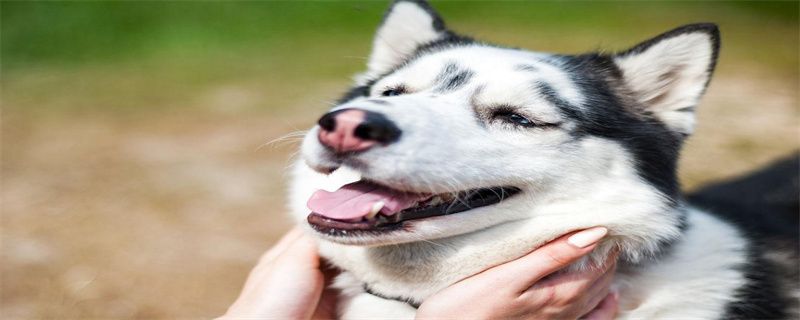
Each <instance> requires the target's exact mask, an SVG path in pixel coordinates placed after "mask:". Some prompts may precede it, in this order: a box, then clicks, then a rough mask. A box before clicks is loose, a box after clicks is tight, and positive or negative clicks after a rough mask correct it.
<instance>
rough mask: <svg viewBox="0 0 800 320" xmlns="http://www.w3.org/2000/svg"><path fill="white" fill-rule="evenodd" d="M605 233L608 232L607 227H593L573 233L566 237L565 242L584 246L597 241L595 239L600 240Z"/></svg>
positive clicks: (579, 246) (580, 246)
mask: <svg viewBox="0 0 800 320" xmlns="http://www.w3.org/2000/svg"><path fill="white" fill-rule="evenodd" d="M606 233H608V229H606V228H604V227H594V228H591V229H586V230H583V231H581V232H578V233H576V234H573V235H572V236H570V237H569V239H567V242H569V244H571V245H573V246H576V247H578V248H586V247H588V246H590V245H593V244H595V243H597V241H600V239H603V237H605V236H606Z"/></svg>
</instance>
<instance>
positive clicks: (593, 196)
mask: <svg viewBox="0 0 800 320" xmlns="http://www.w3.org/2000/svg"><path fill="white" fill-rule="evenodd" d="M718 47H719V34H718V31H717V27H716V26H715V25H713V24H693V25H687V26H683V27H680V28H678V29H675V30H672V31H669V32H667V33H664V34H662V35H659V36H657V37H655V38H653V39H650V40H648V41H645V42H643V43H641V44H639V45H636V46H634V47H633V48H632V49H629V50H626V51H623V52H621V53H615V54H601V53H588V54H581V55H561V54H546V53H537V52H531V51H526V50H521V49H513V48H506V47H500V46H494V45H490V44H486V43H483V42H478V41H474V40H472V39H470V38H467V37H462V36H459V35H457V34H455V33H453V32H452V31H450V30H448V29H447V28H446V27H445V25H444V23H443V22H442V19H441V18H440V17H439V16H438V15H437V14H436V13H435V12H434V11H433V10H432V8H431V7H429V6H428V5H427V4H426V3H424V2H419V1H397V2H395V3H394V4H393V5H392V6H391V8H390V9H389V11H388V13H387V14H386V16H385V17H384V19H383V22H382V24H381V25H380V27H379V29H378V31H377V34H376V35H375V38H374V42H373V51H372V54H371V56H370V58H369V61H368V65H367V67H368V70H367V71H366V72H365V73H363V74H361V75H360V76H358V77H357V80H356V84H355V86H354V87H353V88H352V89H351V90H350V91H349V92H348V93H347V94H346V95H345V97H343V98H342V99H341V101H340V102H339V104H338V105H337V106H336V107H334V108H333V109H332V110H331V111H330V112H328V113H327V114H325V115H323V116H322V118H320V120H319V125H318V126H315V127H314V128H313V129H312V130H311V131H310V132H309V134H308V135H307V136H306V139H305V140H304V143H303V146H302V157H303V159H304V160H305V164H306V165H307V166H309V167H310V168H312V169H314V170H315V171H318V172H321V173H325V174H327V173H330V172H332V171H335V170H336V169H339V168H345V169H342V170H348V171H350V172H353V171H355V172H357V174H358V175H360V178H361V180H360V181H358V182H353V183H351V184H348V185H345V186H344V187H342V188H340V189H338V190H337V191H334V190H328V191H318V192H316V193H314V194H313V196H311V197H310V200H308V207H309V208H310V209H311V212H312V213H311V214H310V215H309V216H308V222H309V223H310V225H311V226H312V227H313V228H314V229H315V230H317V231H318V232H319V233H320V235H321V236H323V237H324V238H325V239H327V240H330V241H334V242H338V243H345V244H362V245H376V244H387V243H401V242H411V241H419V240H424V239H434V238H442V237H447V236H453V235H458V234H464V233H468V232H472V231H475V230H479V229H486V228H490V227H492V226H494V225H498V224H502V223H505V222H509V221H513V220H520V219H528V218H531V217H536V216H538V215H547V216H551V217H558V215H563V216H562V218H564V219H566V218H567V217H568V215H576V214H584V215H586V214H592V215H599V216H602V215H617V216H616V218H613V219H618V220H624V219H629V220H636V219H639V218H631V217H634V216H626V215H625V214H626V213H625V212H610V211H612V210H611V209H609V210H608V211H609V212H606V211H604V209H603V208H604V207H605V206H608V205H612V204H614V205H616V206H613V207H614V208H615V209H613V210H631V211H636V210H644V211H648V212H647V213H637V214H640V215H637V216H635V217H645V218H642V219H653V220H656V222H654V223H655V224H662V223H663V224H667V225H668V226H664V225H660V226H658V227H659V228H662V229H663V228H667V229H669V228H672V227H675V228H677V227H678V225H679V224H680V217H674V216H669V215H665V216H664V217H659V218H654V217H653V216H649V215H656V216H658V215H660V214H661V213H660V212H662V211H664V210H668V209H669V208H672V207H674V206H677V205H679V197H680V195H679V190H678V182H677V178H676V173H675V171H676V163H677V158H678V151H679V149H680V147H681V144H682V142H683V140H684V139H685V138H686V137H687V136H688V135H689V134H691V132H692V129H693V127H694V122H695V115H694V107H695V105H696V104H697V103H698V100H699V99H700V97H701V95H702V94H703V92H704V90H705V88H706V85H707V83H708V81H709V79H710V77H711V74H712V72H713V69H714V65H715V62H716V58H717V51H718ZM340 171H341V170H340ZM337 172H338V171H337ZM337 172H334V174H333V175H336V174H337ZM626 205H627V206H626ZM645 207H646V209H644V208H645ZM576 211H591V212H576ZM610 219H612V218H610ZM658 219H662V220H658ZM628 222H630V223H641V221H628ZM641 232H647V230H646V229H644V230H643V231H641Z"/></svg>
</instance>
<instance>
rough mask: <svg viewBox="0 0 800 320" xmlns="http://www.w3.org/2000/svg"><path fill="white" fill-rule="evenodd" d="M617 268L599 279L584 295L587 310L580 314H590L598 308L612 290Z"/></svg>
mask: <svg viewBox="0 0 800 320" xmlns="http://www.w3.org/2000/svg"><path fill="white" fill-rule="evenodd" d="M615 271H616V267H614V268H611V269H609V270H608V271H606V273H605V274H603V276H602V277H600V278H599V279H597V281H595V282H594V283H593V284H592V285H591V286H590V287H589V288H587V289H586V290H585V292H583V293H582V296H583V305H584V306H585V308H584V309H583V310H581V313H580V314H588V313H590V311H592V310H593V309H595V308H597V307H598V306H599V305H600V303H601V302H602V301H603V300H604V298H605V297H606V296H608V293H609V292H610V290H611V282H612V281H613V280H614V272H615Z"/></svg>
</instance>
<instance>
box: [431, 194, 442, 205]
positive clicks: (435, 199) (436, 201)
mask: <svg viewBox="0 0 800 320" xmlns="http://www.w3.org/2000/svg"><path fill="white" fill-rule="evenodd" d="M440 203H442V198H440V197H439V196H435V197H433V198H431V201H430V202H429V203H428V204H429V205H432V206H435V205H438V204H440Z"/></svg>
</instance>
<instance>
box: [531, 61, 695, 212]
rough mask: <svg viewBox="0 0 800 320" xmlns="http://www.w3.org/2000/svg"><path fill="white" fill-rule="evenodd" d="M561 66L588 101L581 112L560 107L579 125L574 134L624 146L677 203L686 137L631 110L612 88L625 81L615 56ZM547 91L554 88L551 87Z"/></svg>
mask: <svg viewBox="0 0 800 320" xmlns="http://www.w3.org/2000/svg"><path fill="white" fill-rule="evenodd" d="M560 63H561V64H562V66H561V67H562V68H564V69H565V70H567V71H568V73H569V74H570V75H571V77H572V81H573V83H575V84H576V85H577V86H578V87H579V89H580V91H581V93H582V94H583V96H584V100H585V101H587V102H586V103H584V105H582V106H579V107H577V108H576V107H572V106H569V105H568V104H565V103H557V104H556V106H557V107H559V110H561V112H562V114H563V115H564V116H565V117H567V118H568V119H571V120H573V121H574V122H575V123H577V124H578V127H577V129H576V130H575V132H574V134H576V135H592V136H598V137H603V138H606V139H610V140H614V141H617V142H619V143H620V144H621V145H622V146H624V147H625V148H626V149H627V150H628V151H629V152H630V153H631V154H632V155H633V156H634V159H633V160H634V161H635V162H636V168H637V170H638V173H639V175H640V176H642V177H643V178H644V179H645V180H647V181H648V182H650V183H651V184H652V185H653V186H655V187H656V188H658V190H659V191H660V192H661V193H662V194H663V195H664V196H666V197H668V198H669V199H672V200H673V202H674V203H677V201H678V200H679V197H680V188H679V185H678V177H677V174H676V172H677V161H678V153H679V150H680V148H681V145H682V143H683V138H682V136H681V135H679V134H677V133H675V132H673V131H672V130H670V129H669V128H667V126H666V125H664V124H663V123H661V122H660V121H658V120H657V119H655V118H654V117H652V116H648V115H646V114H637V113H635V112H634V111H633V110H635V109H636V108H635V107H634V106H629V105H627V104H628V103H629V102H628V101H626V100H625V99H623V98H622V97H621V96H620V94H619V91H618V90H615V89H614V88H612V84H611V83H609V79H617V80H620V77H621V74H620V71H619V70H618V69H617V68H616V65H615V64H614V62H613V60H612V59H611V58H610V57H608V56H603V55H600V54H587V55H580V56H564V57H562V59H561V60H560ZM540 90H541V88H540ZM544 91H545V92H547V91H552V89H550V90H547V88H546V87H545V90H544ZM551 95H552V93H551ZM546 96H547V95H546ZM556 101H560V100H556Z"/></svg>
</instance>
